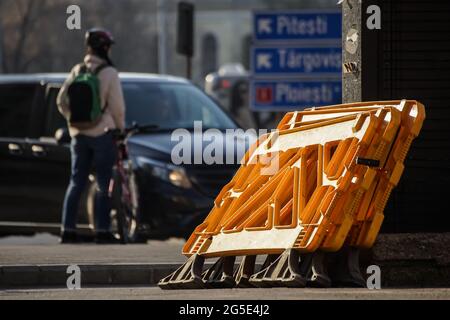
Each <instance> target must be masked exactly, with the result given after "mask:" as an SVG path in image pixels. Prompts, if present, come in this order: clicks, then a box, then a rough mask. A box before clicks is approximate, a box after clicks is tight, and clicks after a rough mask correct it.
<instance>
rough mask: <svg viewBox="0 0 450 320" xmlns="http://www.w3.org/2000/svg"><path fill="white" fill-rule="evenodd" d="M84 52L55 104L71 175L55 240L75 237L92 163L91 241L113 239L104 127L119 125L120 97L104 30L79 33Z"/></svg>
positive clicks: (111, 153) (112, 154)
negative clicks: (67, 141) (65, 133)
mask: <svg viewBox="0 0 450 320" xmlns="http://www.w3.org/2000/svg"><path fill="white" fill-rule="evenodd" d="M85 40H86V41H85V44H86V55H85V57H84V59H83V62H82V63H80V64H77V65H75V66H74V67H73V68H72V70H71V72H70V75H69V77H68V78H67V79H66V81H65V82H64V84H63V86H62V87H61V89H60V91H59V94H58V97H57V105H58V109H59V111H60V113H61V114H62V115H63V116H64V118H65V119H66V120H67V122H68V127H69V133H70V136H71V138H72V140H71V160H72V161H71V176H70V183H69V186H68V188H67V191H66V195H65V198H64V204H63V209H62V225H61V243H73V242H76V241H77V233H76V222H77V213H78V208H79V202H80V199H81V195H82V193H83V191H84V189H85V187H86V185H87V182H88V177H89V174H90V172H91V169H92V167H94V170H95V174H96V180H97V183H98V193H97V198H96V201H95V228H96V230H95V231H96V242H97V243H115V242H116V241H117V239H116V238H115V237H114V236H113V234H112V233H111V231H110V225H111V218H110V211H111V203H110V198H109V195H108V187H109V182H110V180H111V177H112V170H113V165H114V162H115V158H116V156H117V155H116V152H117V151H116V146H115V144H114V141H113V137H112V135H111V133H107V129H116V128H118V129H121V130H123V129H124V128H125V103H124V98H123V92H122V87H121V84H120V80H119V76H118V72H117V70H116V68H115V67H114V64H113V63H112V61H111V58H110V52H111V46H112V45H113V44H114V39H113V36H112V35H111V33H110V32H108V31H107V30H105V29H101V28H93V29H90V30H88V31H87V32H86V35H85Z"/></svg>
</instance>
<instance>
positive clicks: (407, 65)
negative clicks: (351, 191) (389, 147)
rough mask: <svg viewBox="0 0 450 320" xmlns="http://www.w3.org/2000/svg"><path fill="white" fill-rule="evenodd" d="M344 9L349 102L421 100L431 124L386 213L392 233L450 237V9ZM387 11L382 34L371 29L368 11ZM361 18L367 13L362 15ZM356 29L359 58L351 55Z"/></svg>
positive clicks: (419, 3)
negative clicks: (352, 67) (350, 37)
mask: <svg viewBox="0 0 450 320" xmlns="http://www.w3.org/2000/svg"><path fill="white" fill-rule="evenodd" d="M349 2H350V4H351V5H352V7H353V8H352V9H351V8H350V6H348V4H346V3H345V2H344V4H343V13H344V14H343V19H344V24H343V26H344V31H343V38H344V39H343V41H344V48H343V52H344V56H343V57H344V63H345V62H350V61H352V62H357V63H358V72H356V73H354V74H344V76H343V86H344V99H343V100H344V101H346V102H350V101H356V100H357V99H358V98H359V97H360V98H361V100H363V101H370V100H394V99H395V100H396V99H414V100H418V101H420V102H422V103H423V104H424V105H425V108H426V120H425V122H424V125H423V128H422V131H421V134H420V136H419V137H418V138H417V139H416V140H415V141H414V143H413V145H412V148H411V150H410V153H409V154H408V157H407V160H406V161H405V167H406V169H405V172H404V174H403V177H402V179H401V181H400V183H399V185H398V186H397V188H396V189H395V191H394V192H393V194H392V195H391V199H390V201H389V204H388V207H387V208H386V210H385V217H386V218H385V222H384V225H383V229H384V231H385V232H415V231H422V232H433V231H436V232H439V231H450V208H449V204H450V201H449V200H450V103H449V102H450V1H446V0H395V1H389V0H379V1H363V2H364V4H363V5H362V7H361V8H360V7H359V6H360V4H358V1H352V0H349ZM371 4H377V5H379V6H380V8H381V17H382V19H381V21H382V22H381V30H376V31H374V30H368V29H367V28H366V19H367V17H368V16H369V15H368V14H366V13H365V12H366V8H367V6H369V5H371ZM358 10H359V12H358ZM351 26H353V27H355V26H356V29H358V31H359V32H360V33H359V35H360V43H359V50H360V51H359V50H358V52H357V53H355V54H349V53H348V52H346V50H345V41H346V33H347V31H348V28H350V27H351Z"/></svg>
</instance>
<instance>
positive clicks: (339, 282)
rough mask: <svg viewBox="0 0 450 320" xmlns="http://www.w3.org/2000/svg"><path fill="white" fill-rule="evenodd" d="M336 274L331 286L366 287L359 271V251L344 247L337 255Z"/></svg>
mask: <svg viewBox="0 0 450 320" xmlns="http://www.w3.org/2000/svg"><path fill="white" fill-rule="evenodd" d="M336 267H337V268H336V274H335V276H334V278H333V279H332V281H333V286H335V287H336V286H337V287H339V286H342V287H356V288H364V287H366V281H365V280H364V278H363V276H362V275H361V270H360V269H359V249H358V248H354V247H350V246H346V247H344V248H343V249H342V251H341V252H339V253H338V254H337V265H336Z"/></svg>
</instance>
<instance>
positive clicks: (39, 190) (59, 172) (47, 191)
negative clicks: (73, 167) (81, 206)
mask: <svg viewBox="0 0 450 320" xmlns="http://www.w3.org/2000/svg"><path fill="white" fill-rule="evenodd" d="M59 89H60V84H48V85H47V86H46V88H45V99H44V103H43V104H42V106H40V108H39V109H38V110H35V113H37V114H43V115H45V116H44V117H43V121H42V122H43V125H42V127H37V128H35V130H34V131H35V132H33V138H29V139H27V145H28V148H29V150H30V152H31V154H32V155H33V157H34V161H35V166H36V168H39V169H38V170H35V171H33V173H32V174H31V175H30V176H29V178H28V181H29V185H30V186H33V187H34V189H35V190H36V191H35V193H34V195H33V202H34V203H38V204H39V205H38V207H37V208H35V210H34V211H35V214H36V215H38V216H39V222H45V223H53V224H59V223H60V222H61V211H62V205H63V200H64V194H65V191H66V188H67V185H68V183H69V177H70V140H66V141H58V140H57V139H56V137H55V134H56V132H57V130H65V131H67V124H66V121H65V119H64V118H63V117H62V115H61V114H60V113H59V112H58V109H57V106H56V96H57V95H58V92H59Z"/></svg>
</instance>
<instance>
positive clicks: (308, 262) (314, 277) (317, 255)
mask: <svg viewBox="0 0 450 320" xmlns="http://www.w3.org/2000/svg"><path fill="white" fill-rule="evenodd" d="M301 260H302V261H301V263H300V273H301V274H302V275H303V276H304V277H305V278H306V279H307V286H308V287H315V288H329V287H331V279H330V277H329V276H328V272H327V265H326V253H325V252H322V251H316V252H311V253H307V254H304V255H302V259H301Z"/></svg>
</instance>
